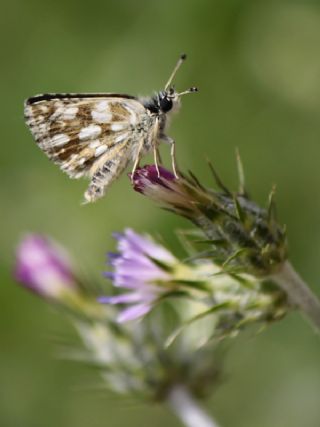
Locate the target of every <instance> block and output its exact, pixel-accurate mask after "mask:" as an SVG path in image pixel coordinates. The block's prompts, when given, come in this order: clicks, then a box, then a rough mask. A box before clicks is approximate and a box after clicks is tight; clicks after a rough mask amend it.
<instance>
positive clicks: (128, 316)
mask: <svg viewBox="0 0 320 427" xmlns="http://www.w3.org/2000/svg"><path fill="white" fill-rule="evenodd" d="M151 309H152V305H151V304H135V305H133V306H131V307H128V308H125V309H124V310H123V311H122V312H121V313H120V314H119V316H118V317H117V322H119V323H125V322H128V321H130V320H135V319H138V318H140V317H143V316H145V315H146V314H147V313H149V311H150V310H151Z"/></svg>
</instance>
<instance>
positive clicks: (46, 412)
mask: <svg viewBox="0 0 320 427" xmlns="http://www.w3.org/2000/svg"><path fill="white" fill-rule="evenodd" d="M0 19H1V27H0V31H1V33H2V34H1V40H2V42H3V46H2V49H1V51H2V54H1V55H2V58H1V59H2V60H1V73H2V77H1V79H0V85H1V103H0V108H1V123H2V124H1V134H2V137H1V139H2V144H1V146H2V150H1V156H0V164H1V168H0V174H1V190H0V191H1V219H2V220H1V224H2V232H1V249H0V260H1V311H0V316H1V323H0V328H1V353H0V378H1V392H0V393H1V396H0V425H1V426H4V427H57V426H59V427H88V426H90V427H105V426H108V427H118V426H125V425H130V426H131V427H138V426H139V427H140V426H144V425H149V423H152V425H153V427H156V426H162V425H166V426H168V427H169V426H178V425H179V422H178V420H176V419H175V418H174V416H173V415H171V414H170V413H167V412H166V410H165V409H164V408H162V407H160V406H156V405H154V406H153V405H144V404H143V403H139V402H136V401H134V400H132V399H128V398H120V397H118V396H114V395H112V394H107V393H103V392H101V391H99V390H98V389H97V388H96V384H98V379H97V376H96V373H95V372H91V371H89V370H88V369H86V368H85V367H83V366H80V365H77V364H73V363H71V362H66V361H61V360H59V359H58V358H56V357H55V356H56V354H57V348H58V346H57V344H56V342H55V337H59V336H60V335H61V334H64V335H66V334H67V335H72V331H71V330H70V329H69V326H68V324H67V322H66V321H64V319H63V318H61V317H60V316H59V314H57V313H56V312H55V311H53V310H52V309H51V308H50V307H49V306H47V305H46V304H44V303H43V302H42V301H40V300H39V299H37V298H36V297H33V296H32V295H30V294H28V293H27V292H25V291H23V290H22V289H21V288H19V287H18V286H17V285H16V284H15V283H14V281H13V280H12V277H11V272H12V268H13V258H14V257H13V254H14V248H15V245H16V243H17V241H18V239H19V238H20V237H21V235H22V234H23V233H24V232H25V231H37V232H43V233H47V234H50V235H52V236H53V237H54V238H55V239H57V240H59V241H60V242H61V243H63V244H64V245H65V246H67V247H68V248H69V249H70V251H71V252H72V253H73V254H74V257H75V259H76V261H77V262H78V264H79V266H81V271H83V272H85V274H88V275H89V274H91V275H92V276H93V277H95V278H97V279H99V280H100V276H101V271H102V270H103V269H104V259H105V252H106V251H107V250H110V249H112V248H113V241H112V239H111V237H110V236H111V233H112V231H113V230H121V229H123V228H124V227H125V226H130V227H133V228H135V229H136V230H138V231H147V232H152V233H159V234H161V235H163V236H164V239H165V241H166V242H167V243H168V245H169V246H170V247H171V248H172V249H173V250H175V251H177V252H179V253H182V252H181V248H180V247H179V244H178V243H177V240H176V237H175V235H174V229H176V228H182V227H187V226H188V224H186V223H185V222H184V221H183V220H182V219H179V218H175V217H173V216H171V215H170V214H168V213H165V212H163V211H161V210H160V209H157V208H156V207H155V206H154V205H153V204H152V203H151V202H149V201H148V200H146V199H144V198H143V197H141V196H139V195H137V194H135V193H134V192H133V191H132V190H131V188H130V185H129V181H128V179H127V178H126V176H123V177H122V178H121V179H120V180H119V181H118V182H117V183H115V184H114V185H113V187H112V189H111V190H110V192H109V194H108V195H107V197H106V198H104V199H103V200H101V201H99V202H98V203H96V204H93V205H86V206H80V202H81V200H82V193H83V192H84V190H85V188H86V182H85V181H73V180H69V179H68V177H67V176H66V175H65V174H63V173H61V172H60V171H59V170H58V168H57V167H56V166H55V165H53V164H51V163H50V162H49V161H48V159H47V158H46V157H45V156H44V155H43V154H42V153H41V151H40V150H39V149H38V148H37V147H36V145H35V143H34V141H33V140H32V137H31V135H30V133H29V131H28V130H27V128H26V127H25V125H24V120H23V101H24V99H25V98H27V97H29V96H31V95H34V94H37V93H42V92H89V91H112V92H116V91H119V92H128V93H130V94H151V93H152V91H153V90H158V89H161V88H163V85H164V83H165V81H166V79H167V77H168V75H169V73H170V71H171V69H172V67H173V65H174V63H175V61H176V59H177V57H178V55H179V54H180V53H181V52H186V53H188V56H189V57H188V61H187V62H186V64H185V65H184V66H183V68H182V69H181V71H180V72H179V75H178V77H177V79H176V83H177V88H178V89H181V90H182V89H186V88H187V87H189V86H192V85H197V86H198V87H199V88H200V92H199V93H198V94H196V95H190V96H188V97H185V98H184V99H183V108H182V110H181V112H180V113H179V115H178V116H177V117H175V119H174V121H173V123H172V126H171V129H170V132H169V134H170V135H171V136H172V137H174V138H175V139H176V141H177V151H178V159H179V164H180V166H181V167H182V168H185V169H192V170H193V171H194V172H195V173H196V174H197V175H198V176H199V178H201V179H202V180H203V181H204V182H206V183H208V184H209V183H210V182H211V181H210V180H211V177H210V175H209V173H208V171H207V168H206V166H205V164H206V163H205V158H206V156H209V157H210V158H211V160H212V161H213V162H214V164H215V165H216V167H217V169H218V170H219V172H220V175H222V176H223V178H224V179H225V181H226V183H227V184H228V185H230V186H233V187H234V188H235V185H236V171H235V158H234V149H235V147H239V149H240V152H241V154H242V158H243V162H244V164H245V169H246V175H247V183H248V186H249V188H250V191H251V194H252V195H253V196H254V197H255V199H256V200H257V201H258V202H261V203H264V202H265V200H266V198H267V193H268V191H269V189H270V187H271V185H272V184H274V183H276V184H277V188H278V192H277V201H278V213H279V217H280V219H281V221H282V222H284V223H286V224H287V226H288V233H289V243H290V256H291V259H292V261H293V263H294V264H295V266H296V268H297V269H298V271H300V273H301V274H302V275H303V277H304V278H305V279H306V280H307V281H308V282H309V283H310V285H311V286H312V287H313V289H314V290H315V292H317V293H318V295H320V263H319V252H320V232H319V218H320V198H319V193H320V189H319V184H320V177H319V158H320V2H319V1H279V0H278V1H263V0H262V1H259V0H255V1H254V0H252V1H250V0H248V1H246V0H244V1H241V0H220V1H212V0H211V1H210V0H197V1H174V0H171V1H167V0H162V1H153V0H149V1H147V0H137V1H130V0H120V1H110V0H103V1H102V0H101V1H100V0H91V1H84V0H77V1H75V0H64V1H62V0H56V1H51V2H49V1H40V0H24V1H23V0H13V1H11V2H10V3H9V2H3V4H2V13H1V18H0ZM162 151H163V152H165V153H166V152H167V151H168V147H163V149H162ZM164 157H165V161H166V164H167V165H169V158H168V155H167V154H165V155H164ZM226 372H227V373H226V376H225V381H224V382H223V384H222V385H221V386H220V388H219V389H218V390H217V391H216V393H215V394H214V395H213V396H212V398H211V399H210V400H209V401H208V403H207V408H208V411H209V412H211V413H212V414H214V415H215V417H216V418H217V419H218V420H219V421H220V423H221V425H222V426H224V427H233V426H237V427H286V426H290V427H302V426H303V427H319V426H320V339H319V337H318V336H316V335H315V334H314V333H313V332H312V330H311V328H310V326H309V325H308V324H307V322H306V321H305V320H304V319H303V318H302V317H301V316H300V315H299V314H291V315H290V316H288V317H287V318H286V319H284V320H283V321H282V322H280V323H276V324H274V325H272V326H271V327H269V328H268V329H267V330H266V331H264V332H263V333H262V334H260V335H258V336H255V335H253V334H252V335H248V334H247V335H246V336H243V337H241V338H240V339H236V340H234V342H233V343H232V346H231V350H230V354H229V356H228V358H227V360H226Z"/></svg>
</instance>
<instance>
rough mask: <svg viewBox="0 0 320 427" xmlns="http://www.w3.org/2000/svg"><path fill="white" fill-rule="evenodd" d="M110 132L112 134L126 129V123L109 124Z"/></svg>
mask: <svg viewBox="0 0 320 427" xmlns="http://www.w3.org/2000/svg"><path fill="white" fill-rule="evenodd" d="M110 127H111V130H113V131H114V132H117V131H119V130H124V129H126V128H127V127H128V125H127V123H122V122H115V123H111V126H110Z"/></svg>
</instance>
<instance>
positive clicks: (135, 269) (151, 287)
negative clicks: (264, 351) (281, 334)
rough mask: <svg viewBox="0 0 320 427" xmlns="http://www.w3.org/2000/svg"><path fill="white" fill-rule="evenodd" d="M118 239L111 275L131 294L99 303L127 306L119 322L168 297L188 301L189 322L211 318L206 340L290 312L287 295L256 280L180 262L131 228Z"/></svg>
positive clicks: (186, 315) (204, 264)
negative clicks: (285, 296) (208, 316)
mask: <svg viewBox="0 0 320 427" xmlns="http://www.w3.org/2000/svg"><path fill="white" fill-rule="evenodd" d="M115 237H116V239H117V241H118V251H119V252H118V253H112V254H110V255H109V258H110V264H111V266H112V267H113V270H114V271H113V272H107V273H106V276H107V277H108V278H110V279H111V280H112V281H113V285H114V286H115V287H116V288H119V287H120V288H126V289H130V292H129V293H124V294H118V295H115V296H107V297H100V298H99V301H100V302H102V303H106V304H122V305H125V308H124V309H123V311H121V312H120V314H119V316H118V322H120V323H122V322H127V321H130V320H134V319H137V318H140V317H143V316H144V315H146V314H147V313H149V312H150V311H151V310H152V309H153V308H154V307H155V306H156V305H157V304H159V303H160V302H162V301H163V300H164V299H169V298H170V297H175V304H177V297H183V299H185V297H188V300H189V302H188V303H185V304H184V306H183V311H184V316H183V317H184V322H183V323H184V324H190V323H192V322H193V321H194V320H199V319H201V318H202V317H205V316H207V315H211V322H209V323H208V326H209V327H208V328H207V330H206V331H205V333H206V334H207V337H206V338H205V339H204V342H205V341H206V340H208V339H209V338H210V337H211V336H212V335H215V336H218V335H219V336H222V335H227V334H229V335H232V334H234V333H236V332H238V331H239V330H240V328H241V327H242V326H244V325H246V324H253V323H256V322H266V321H270V320H275V319H278V318H281V317H282V316H283V315H284V314H285V313H286V311H287V309H288V306H287V303H286V299H285V298H284V294H283V292H281V291H279V289H277V288H274V287H273V288H272V287H270V286H269V287H268V286H266V285H265V284H264V283H262V282H261V281H259V280H257V279H255V278H254V277H252V276H249V275H243V274H242V275H233V276H231V275H229V274H225V273H224V272H223V270H222V269H221V267H219V266H218V265H216V264H215V263H213V262H212V261H210V262H208V261H199V260H197V261H191V262H181V261H179V260H178V259H177V258H175V257H174V256H173V255H172V254H171V253H170V252H169V251H168V250H167V249H165V248H164V247H163V246H160V245H159V244H157V243H155V242H154V241H153V240H151V238H150V237H147V236H141V235H139V234H137V233H135V232H134V231H133V230H130V229H127V230H125V232H124V233H123V234H117V235H115ZM171 300H172V298H171ZM182 327H183V325H182ZM171 332H172V331H171ZM198 339H199V336H198ZM199 341H201V340H199Z"/></svg>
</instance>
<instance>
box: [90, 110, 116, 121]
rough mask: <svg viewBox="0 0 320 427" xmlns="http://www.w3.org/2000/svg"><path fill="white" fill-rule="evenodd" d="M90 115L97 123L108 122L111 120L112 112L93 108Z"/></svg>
mask: <svg viewBox="0 0 320 427" xmlns="http://www.w3.org/2000/svg"><path fill="white" fill-rule="evenodd" d="M91 116H92V118H93V120H94V121H96V122H98V123H109V122H111V120H112V114H111V113H109V112H108V111H98V110H93V111H92V112H91Z"/></svg>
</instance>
